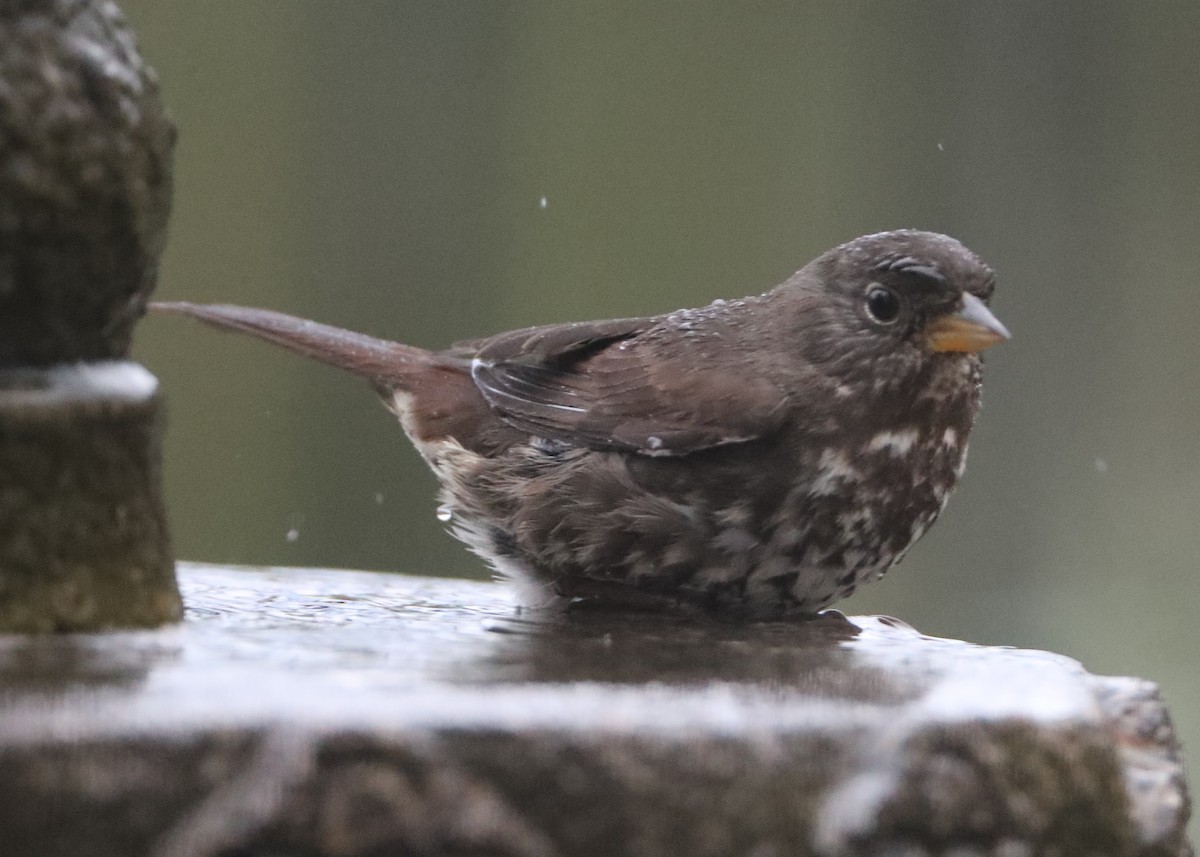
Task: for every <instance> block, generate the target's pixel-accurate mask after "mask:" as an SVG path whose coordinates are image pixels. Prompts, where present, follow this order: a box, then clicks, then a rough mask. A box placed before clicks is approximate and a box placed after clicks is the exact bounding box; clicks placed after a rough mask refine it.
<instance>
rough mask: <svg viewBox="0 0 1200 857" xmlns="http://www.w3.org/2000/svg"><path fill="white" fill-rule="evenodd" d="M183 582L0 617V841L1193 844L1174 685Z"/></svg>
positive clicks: (838, 625) (439, 583) (157, 848)
mask: <svg viewBox="0 0 1200 857" xmlns="http://www.w3.org/2000/svg"><path fill="white" fill-rule="evenodd" d="M181 583H182V585H183V588H184V592H185V594H186V596H187V602H188V619H187V621H185V622H184V623H183V624H182V625H179V626H176V627H173V628H168V629H164V630H162V631H155V632H140V633H132V634H119V635H75V636H69V637H25V638H20V637H10V638H7V639H5V638H0V771H3V772H4V775H3V776H2V777H0V830H2V831H3V840H2V844H3V846H4V849H7V850H6V851H5V853H12V854H31V855H32V854H54V855H56V857H74V855H80V857H82V855H87V857H108V856H109V855H112V857H117V855H120V856H121V857H124V855H129V854H150V855H156V857H218V855H221V857H234V855H238V857H251V855H256V857H278V855H285V854H286V855H305V857H316V855H330V857H383V855H488V857H499V855H511V857H555V856H556V855H557V857H583V855H588V857H591V855H595V857H622V856H623V855H629V856H630V857H671V855H681V856H682V855H686V857H729V855H749V857H785V855H786V857H792V856H793V855H801V857H803V855H820V857H857V855H880V857H884V855H887V857H900V855H904V857H925V855H941V857H980V855H994V857H1041V855H1057V857H1073V856H1074V855H1079V857H1083V855H1089V856H1090V857H1094V855H1111V857H1168V855H1169V857H1181V855H1188V854H1190V853H1191V850H1190V845H1189V844H1188V842H1187V839H1186V834H1185V825H1186V822H1187V818H1188V812H1189V799H1188V794H1187V788H1186V785H1185V783H1184V779H1183V773H1182V771H1183V769H1182V763H1181V761H1180V756H1179V747H1178V744H1177V742H1176V739H1175V736H1174V731H1173V729H1172V727H1171V723H1170V718H1169V716H1168V714H1167V710H1166V707H1165V705H1164V704H1163V702H1162V700H1161V699H1160V698H1159V696H1158V692H1157V689H1156V688H1155V687H1154V685H1153V684H1151V683H1150V682H1147V681H1143V680H1140V679H1125V678H1106V677H1099V676H1093V675H1090V674H1089V673H1088V672H1086V671H1085V670H1084V669H1083V668H1082V667H1081V666H1080V665H1079V664H1078V663H1076V662H1075V661H1072V660H1070V659H1068V658H1064V657H1062V656H1059V655H1054V654H1050V653H1047V652H1036V651H1022V650H1017V649H1006V648H988V647H981V646H973V645H970V644H968V643H962V642H958V641H954V640H940V639H934V638H930V637H925V636H922V635H921V634H919V633H917V632H916V631H914V630H913V629H912V628H909V627H908V626H906V625H904V624H903V623H901V622H897V621H896V620H892V619H886V618H882V617H850V618H846V617H844V616H841V615H840V614H837V613H828V614H825V615H823V616H822V617H821V618H819V619H817V620H812V621H808V622H800V623H792V624H785V623H776V624H757V625H755V624H751V625H742V626H732V625H721V624H717V623H712V622H705V621H700V620H692V621H689V620H685V619H681V618H678V617H675V618H671V617H665V616H661V615H652V614H632V613H623V612H619V611H616V610H609V611H596V612H588V613H582V614H581V613H568V614H566V615H565V616H564V615H554V616H545V617H539V616H538V615H536V614H531V613H529V612H527V611H526V612H520V611H518V610H517V609H516V608H514V606H513V602H512V595H511V592H510V591H509V589H508V588H506V587H503V586H499V585H496V584H483V583H472V582H467V581H453V580H435V579H430V578H412V577H402V576H397V575H380V574H363V573H355V572H331V571H320V570H313V569H279V570H231V569H222V568H215V567H206V566H185V567H183V568H181Z"/></svg>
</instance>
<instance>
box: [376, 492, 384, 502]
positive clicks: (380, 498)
mask: <svg viewBox="0 0 1200 857" xmlns="http://www.w3.org/2000/svg"><path fill="white" fill-rule="evenodd" d="M375 505H376V506H382V505H383V492H382V491H376V492H375Z"/></svg>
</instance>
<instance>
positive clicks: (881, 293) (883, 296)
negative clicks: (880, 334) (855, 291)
mask: <svg viewBox="0 0 1200 857" xmlns="http://www.w3.org/2000/svg"><path fill="white" fill-rule="evenodd" d="M867 312H869V313H870V314H871V318H873V319H875V320H876V321H877V322H879V323H880V324H891V323H892V322H893V321H895V320H896V319H897V318H899V317H900V298H898V297H896V293H895V292H893V291H892V290H891V289H887V288H884V287H883V286H871V288H869V289H867Z"/></svg>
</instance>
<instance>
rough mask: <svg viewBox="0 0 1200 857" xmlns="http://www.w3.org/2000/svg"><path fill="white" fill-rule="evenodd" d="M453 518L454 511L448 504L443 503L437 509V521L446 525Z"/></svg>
mask: <svg viewBox="0 0 1200 857" xmlns="http://www.w3.org/2000/svg"><path fill="white" fill-rule="evenodd" d="M453 517H454V509H452V508H451V507H450V504H449V503H443V504H442V505H440V506H438V507H437V519H438V520H439V521H441V522H442V523H443V524H445V523H448V522H449V521H450V520H451V519H452V518H453Z"/></svg>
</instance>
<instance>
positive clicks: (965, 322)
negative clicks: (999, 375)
mask: <svg viewBox="0 0 1200 857" xmlns="http://www.w3.org/2000/svg"><path fill="white" fill-rule="evenodd" d="M924 338H925V344H926V346H927V347H928V348H929V349H930V350H931V351H970V352H977V351H983V350H984V349H987V348H991V347H992V346H993V345H995V344H996V343H998V342H1003V341H1004V340H1006V339H1011V338H1012V334H1010V333H1009V332H1008V328H1006V327H1005V326H1004V325H1002V324H1001V323H1000V319H998V318H996V316H994V315H992V311H991V310H989V309H988V308H987V307H986V306H985V305H984V303H983V301H981V300H980V299H979V298H977V297H975V296H974V295H971V294H966V295H963V305H962V309H960V310H959V311H958V312H948V313H946V314H945V315H940V316H938V317H937V318H935V319H934V320H933V321H931V322H929V324H927V325H925V330H924Z"/></svg>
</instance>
